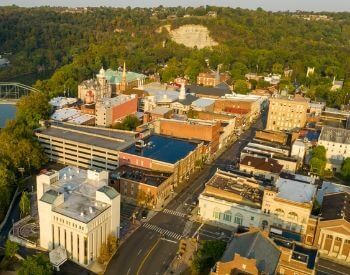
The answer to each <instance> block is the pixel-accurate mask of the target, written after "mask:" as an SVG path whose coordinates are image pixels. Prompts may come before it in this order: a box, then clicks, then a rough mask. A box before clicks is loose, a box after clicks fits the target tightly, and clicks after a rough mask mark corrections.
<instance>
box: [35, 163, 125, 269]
mask: <svg viewBox="0 0 350 275" xmlns="http://www.w3.org/2000/svg"><path fill="white" fill-rule="evenodd" d="M37 198H38V212H39V223H40V246H41V247H42V248H44V249H47V250H53V249H55V248H57V247H59V246H61V247H63V248H65V249H66V251H67V253H68V256H69V257H70V258H71V259H72V260H73V261H75V262H77V263H79V264H81V265H88V264H90V263H91V262H92V261H94V260H96V258H97V257H98V256H99V254H100V247H101V244H102V243H106V241H107V237H108V236H109V235H110V234H114V235H115V236H117V237H119V228H120V194H119V193H118V192H117V191H115V189H113V188H112V187H109V186H108V172H107V171H102V172H96V171H92V170H82V169H79V168H76V167H72V166H68V167H65V168H64V169H62V170H60V171H49V172H46V173H43V174H40V175H39V176H37Z"/></svg>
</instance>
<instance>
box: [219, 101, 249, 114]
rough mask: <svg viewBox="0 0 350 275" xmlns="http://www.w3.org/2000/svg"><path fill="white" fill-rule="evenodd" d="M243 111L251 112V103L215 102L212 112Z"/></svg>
mask: <svg viewBox="0 0 350 275" xmlns="http://www.w3.org/2000/svg"><path fill="white" fill-rule="evenodd" d="M230 109H235V110H245V111H247V113H249V112H251V109H252V103H251V102H247V101H241V100H231V99H230V100H225V99H223V100H216V101H215V104H214V112H225V111H226V112H229V111H228V110H230Z"/></svg>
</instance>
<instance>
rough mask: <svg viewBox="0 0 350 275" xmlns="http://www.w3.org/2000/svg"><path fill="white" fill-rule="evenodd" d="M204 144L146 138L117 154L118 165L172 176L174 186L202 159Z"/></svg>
mask: <svg viewBox="0 0 350 275" xmlns="http://www.w3.org/2000/svg"><path fill="white" fill-rule="evenodd" d="M204 153H205V152H204V143H203V142H199V141H193V140H191V141H190V140H184V139H177V138H173V137H168V136H161V135H150V136H147V137H144V138H143V139H140V140H138V141H137V142H136V143H135V144H133V145H131V146H129V147H128V148H126V149H124V150H122V151H121V152H120V153H119V165H120V166H122V165H133V166H137V167H142V168H146V169H151V170H155V171H162V172H169V173H173V174H174V184H175V185H176V184H178V183H181V182H183V181H185V180H186V179H187V178H188V177H189V175H190V174H191V173H192V172H194V170H195V168H196V167H197V162H198V161H202V160H203V157H204Z"/></svg>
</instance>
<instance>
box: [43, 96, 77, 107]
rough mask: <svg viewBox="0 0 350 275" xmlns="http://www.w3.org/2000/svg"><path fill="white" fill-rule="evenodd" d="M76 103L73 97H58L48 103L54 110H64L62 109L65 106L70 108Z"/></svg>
mask: <svg viewBox="0 0 350 275" xmlns="http://www.w3.org/2000/svg"><path fill="white" fill-rule="evenodd" d="M77 101H78V99H76V98H75V97H62V96H58V97H54V98H52V99H51V100H50V101H49V103H50V105H51V106H52V107H54V108H55V109H60V108H64V107H67V106H71V105H73V104H75V103H77Z"/></svg>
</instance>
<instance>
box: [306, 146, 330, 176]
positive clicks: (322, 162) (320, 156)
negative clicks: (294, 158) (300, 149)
mask: <svg viewBox="0 0 350 275" xmlns="http://www.w3.org/2000/svg"><path fill="white" fill-rule="evenodd" d="M326 164H327V158H326V148H325V147H324V146H316V147H315V148H314V149H312V151H311V160H310V167H311V172H313V173H316V174H317V175H319V176H320V177H323V176H324V170H325V168H326Z"/></svg>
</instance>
